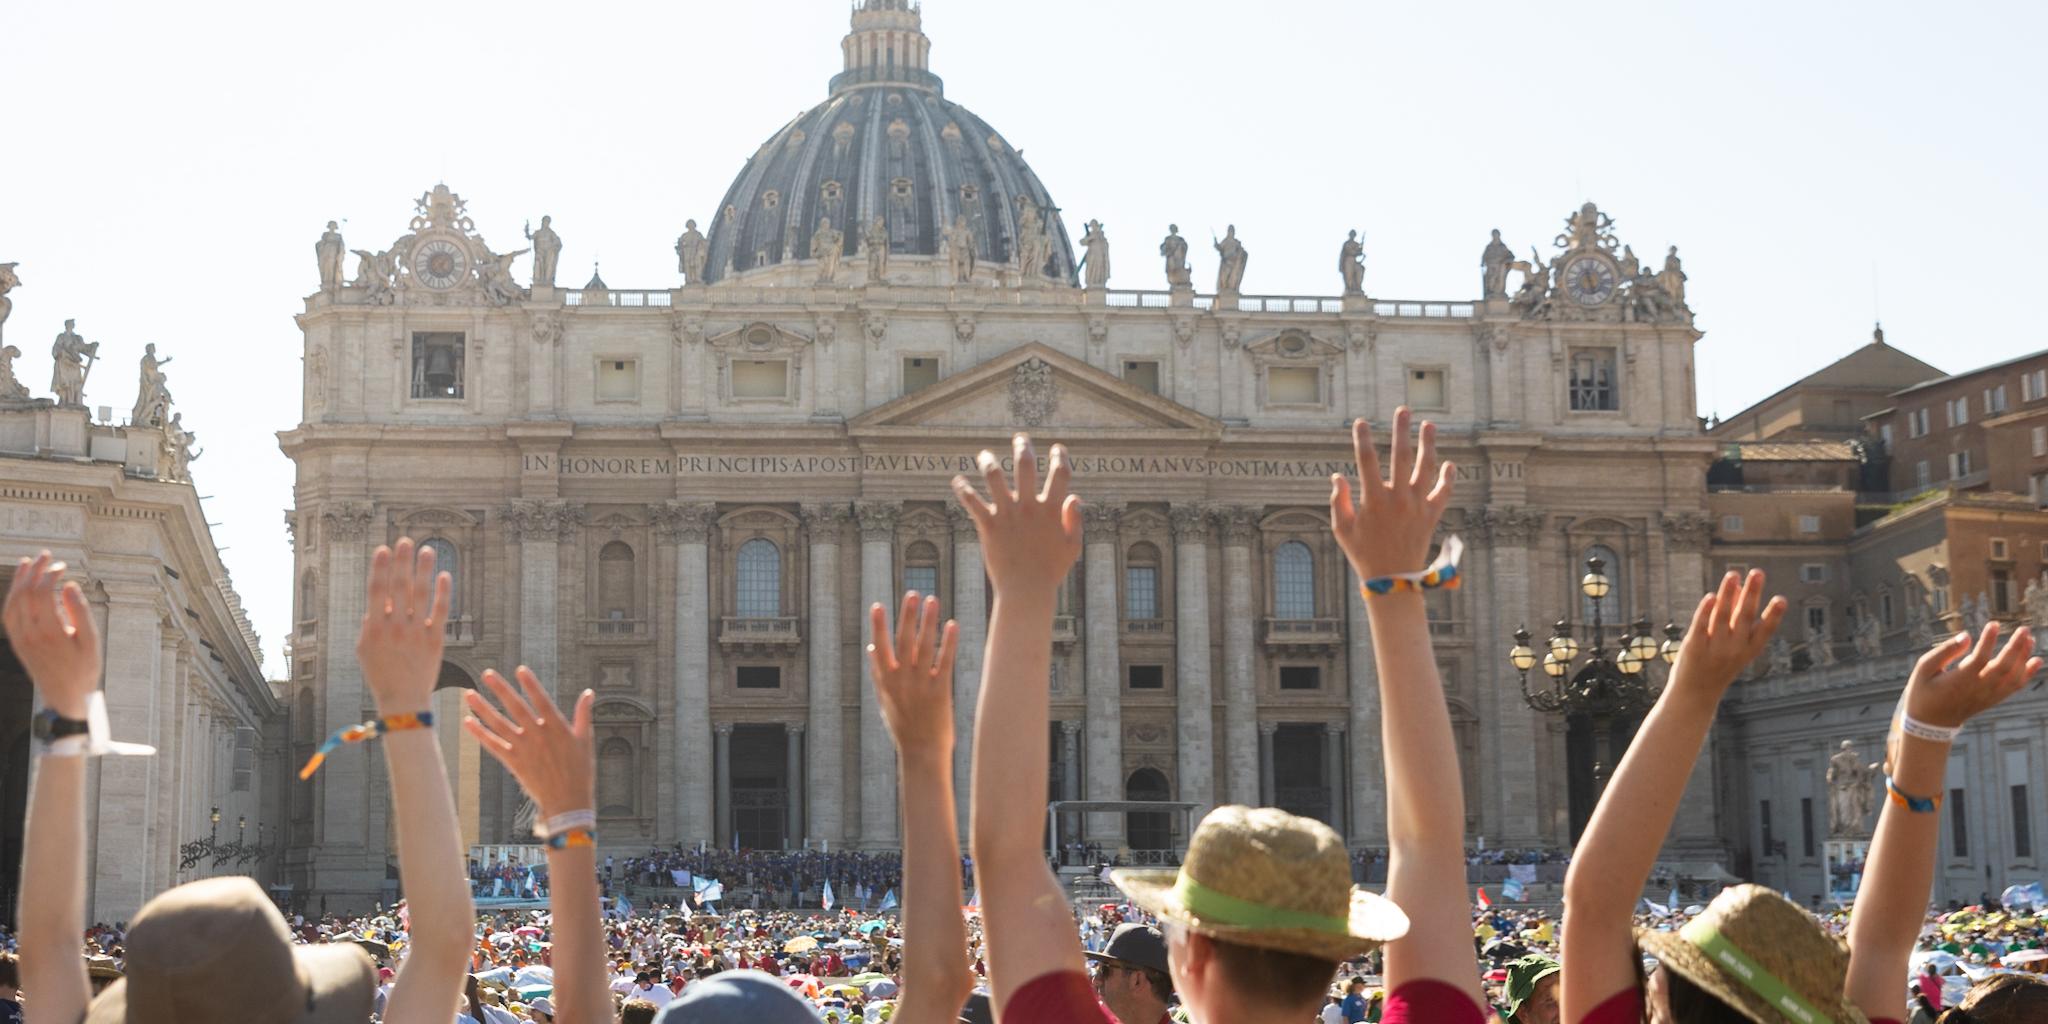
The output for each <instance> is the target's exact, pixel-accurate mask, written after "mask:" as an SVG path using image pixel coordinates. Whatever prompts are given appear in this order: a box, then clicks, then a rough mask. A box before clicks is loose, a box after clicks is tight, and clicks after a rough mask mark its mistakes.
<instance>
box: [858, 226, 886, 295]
mask: <svg viewBox="0 0 2048 1024" xmlns="http://www.w3.org/2000/svg"><path fill="white" fill-rule="evenodd" d="M860 248H861V253H862V254H863V255H865V256H866V257H867V258H868V283H869V284H883V283H885V282H887V281H888V280H889V223H888V221H885V220H883V219H882V218H881V217H879V216H877V217H876V218H875V221H874V223H872V224H869V225H868V230H867V233H866V234H864V235H862V236H861V240H860Z"/></svg>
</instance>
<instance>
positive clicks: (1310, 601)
mask: <svg viewBox="0 0 2048 1024" xmlns="http://www.w3.org/2000/svg"><path fill="white" fill-rule="evenodd" d="M1273 617H1274V618H1276V619H1313V618H1315V617H1316V559H1315V555H1313V554H1311V553H1310V552H1309V550H1308V545H1306V544H1303V543H1302V542H1300V541H1298V540H1290V541H1288V542H1287V543H1285V544H1282V545H1280V546H1279V547H1277V548H1274V549H1273Z"/></svg>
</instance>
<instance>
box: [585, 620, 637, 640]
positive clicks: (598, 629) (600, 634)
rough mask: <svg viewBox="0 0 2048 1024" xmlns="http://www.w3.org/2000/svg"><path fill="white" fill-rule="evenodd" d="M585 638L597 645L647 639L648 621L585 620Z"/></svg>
mask: <svg viewBox="0 0 2048 1024" xmlns="http://www.w3.org/2000/svg"><path fill="white" fill-rule="evenodd" d="M583 638H584V639H585V640H587V641H594V642H596V643H625V642H629V641H635V640H645V639H647V620H646V619H584V620H583Z"/></svg>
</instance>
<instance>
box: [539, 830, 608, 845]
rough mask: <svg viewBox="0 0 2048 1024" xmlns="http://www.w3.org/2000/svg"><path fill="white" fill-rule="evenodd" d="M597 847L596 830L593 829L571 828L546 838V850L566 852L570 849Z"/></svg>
mask: <svg viewBox="0 0 2048 1024" xmlns="http://www.w3.org/2000/svg"><path fill="white" fill-rule="evenodd" d="M596 845H597V830H596V829H594V828H572V829H570V830H568V831H567V832H557V833H555V834H554V835H551V836H549V837H548V849H550V850H567V849H570V848H571V847H575V848H579V849H580V848H584V847H592V846H596Z"/></svg>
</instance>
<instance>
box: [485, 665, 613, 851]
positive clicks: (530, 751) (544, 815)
mask: <svg viewBox="0 0 2048 1024" xmlns="http://www.w3.org/2000/svg"><path fill="white" fill-rule="evenodd" d="M513 674H514V675H516V676H518V677H519V689H518V690H514V689H513V688H512V684H511V683H508V682H506V681H505V677H504V676H501V675H499V674H498V673H497V672H495V671H489V672H485V673H484V685H485V686H488V687H490V688H491V692H492V693H494V694H496V695H497V697H498V702H499V703H501V704H503V705H505V711H504V713H502V714H501V713H499V711H498V709H497V708H495V707H492V706H491V702H490V701H487V700H485V699H484V697H483V695H482V694H480V693H477V692H476V691H474V690H472V691H470V692H469V693H467V694H465V695H464V697H463V700H464V702H465V703H467V704H468V705H469V713H470V715H471V717H469V718H466V719H463V721H462V727H463V728H464V729H466V730H468V732H469V734H470V735H471V736H474V737H476V741H477V745H478V746H481V747H483V748H484V749H485V750H488V751H490V752H491V756H492V757H495V758H497V759H498V763H500V764H502V765H504V766H505V770H507V771H509V772H511V773H512V777H513V778H515V779H518V780H519V787H520V788H521V789H524V790H526V793H527V795H528V796H531V797H533V804H534V807H535V808H536V809H538V810H539V811H540V817H541V820H543V821H545V820H546V819H548V818H551V817H553V816H555V815H557V814H565V813H567V812H569V811H594V810H596V809H597V787H596V778H597V759H596V754H595V753H594V750H595V747H594V746H593V744H592V741H591V733H590V706H591V705H592V704H594V703H596V701H597V695H596V694H594V693H592V692H591V691H589V690H585V691H583V693H582V695H581V696H579V697H577V698H576V717H575V718H574V719H573V720H571V719H569V718H567V717H565V716H564V715H563V714H562V709H561V708H559V707H556V706H555V700H554V698H552V697H550V696H548V691H547V689H546V688H545V687H543V686H541V685H540V679H539V678H537V677H536V676H535V675H534V674H533V672H532V670H530V669H528V668H527V667H526V666H524V665H521V666H519V671H517V672H515V673H513ZM521 691H524V692H523V693H522V692H521Z"/></svg>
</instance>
